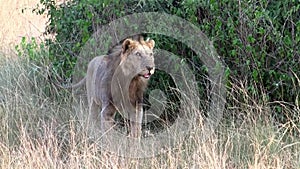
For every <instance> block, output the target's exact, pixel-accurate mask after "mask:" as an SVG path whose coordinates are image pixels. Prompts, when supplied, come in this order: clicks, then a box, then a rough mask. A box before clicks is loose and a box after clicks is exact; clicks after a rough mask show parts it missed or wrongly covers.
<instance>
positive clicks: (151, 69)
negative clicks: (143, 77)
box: [146, 66, 154, 74]
mask: <svg viewBox="0 0 300 169" xmlns="http://www.w3.org/2000/svg"><path fill="white" fill-rule="evenodd" d="M146 68H147V69H148V71H149V72H150V74H153V73H154V67H151V66H146Z"/></svg>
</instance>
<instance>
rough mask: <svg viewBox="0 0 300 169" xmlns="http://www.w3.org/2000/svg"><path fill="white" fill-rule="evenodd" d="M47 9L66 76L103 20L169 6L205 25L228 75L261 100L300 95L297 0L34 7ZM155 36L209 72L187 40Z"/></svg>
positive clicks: (53, 50)
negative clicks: (245, 85) (185, 42)
mask: <svg viewBox="0 0 300 169" xmlns="http://www.w3.org/2000/svg"><path fill="white" fill-rule="evenodd" d="M47 10H48V15H49V24H48V27H47V31H46V32H45V33H46V34H55V35H56V36H55V39H49V40H48V43H47V45H48V46H49V48H50V59H51V61H52V62H53V65H54V67H55V68H56V69H57V70H59V71H58V72H59V74H60V75H61V76H62V77H70V75H71V73H72V71H73V67H74V64H75V61H76V56H77V55H78V53H79V51H80V49H81V47H82V46H83V45H84V44H85V43H86V42H87V40H88V39H89V38H90V36H91V35H92V33H93V32H95V31H96V30H97V29H98V28H99V26H101V25H103V24H107V23H109V22H110V21H112V20H114V19H117V18H119V17H122V16H125V15H128V14H132V13H137V12H165V13H169V14H172V15H177V16H179V17H182V18H184V19H186V20H187V21H189V22H191V23H193V24H195V25H196V26H197V27H199V28H201V30H203V32H204V33H205V34H206V35H207V36H208V37H209V38H210V39H211V40H212V41H213V42H214V45H215V48H216V49H217V52H218V54H219V55H220V56H221V58H223V60H224V61H225V62H226V64H227V66H228V67H227V69H226V77H229V80H231V81H234V79H239V81H241V82H243V83H245V84H248V90H249V92H251V93H252V95H253V96H254V97H256V98H257V99H258V100H259V99H262V98H261V97H262V96H263V95H264V94H267V98H269V100H270V101H274V100H276V101H277V100H280V101H287V102H294V101H295V100H296V99H297V97H296V96H299V95H300V93H299V91H300V88H299V84H298V83H299V82H298V81H297V77H296V76H297V75H298V76H299V74H300V66H299V64H300V63H299V62H300V56H299V55H300V54H299V46H300V44H299V41H300V3H299V1H267V0H258V1H228V0H223V1H215V0H213V1H194V0H156V1H152V0H143V1H140V0H126V1H120V0H118V1H109V0H73V1H67V2H65V3H63V4H61V5H55V3H54V1H53V0H41V6H38V7H37V9H35V10H34V11H35V12H37V13H38V14H43V13H45V12H46V11H47ZM151 37H153V38H154V39H155V40H156V42H157V47H158V48H163V49H165V50H168V51H170V52H173V53H176V54H178V55H180V56H184V57H185V58H186V59H188V60H190V61H191V63H192V65H193V66H194V67H195V68H194V70H195V71H198V72H197V73H195V74H197V75H198V74H201V76H198V77H196V79H198V80H200V79H201V78H202V76H203V74H205V71H204V70H205V68H204V67H203V65H202V63H201V61H199V59H197V57H195V53H194V52H193V51H191V50H190V49H189V48H188V47H187V46H185V45H184V44H182V43H181V42H178V41H174V39H172V38H170V37H164V36H160V35H151ZM199 72H200V73H199ZM201 83H202V82H201ZM203 83H206V82H203ZM228 84H230V83H228ZM298 98H299V97H298Z"/></svg>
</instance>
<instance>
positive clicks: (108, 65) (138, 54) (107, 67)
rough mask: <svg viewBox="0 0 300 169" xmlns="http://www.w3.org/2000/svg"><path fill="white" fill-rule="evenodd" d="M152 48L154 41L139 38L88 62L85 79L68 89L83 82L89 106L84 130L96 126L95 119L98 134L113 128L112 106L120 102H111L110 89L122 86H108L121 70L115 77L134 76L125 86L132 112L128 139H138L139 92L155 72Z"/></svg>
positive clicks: (130, 113) (141, 96) (139, 118)
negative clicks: (119, 72) (98, 127)
mask: <svg viewBox="0 0 300 169" xmlns="http://www.w3.org/2000/svg"><path fill="white" fill-rule="evenodd" d="M154 45H155V42H154V40H146V41H144V40H143V38H142V37H140V38H139V39H138V40H133V39H126V40H124V41H123V43H122V44H121V45H118V46H116V47H114V48H113V49H111V50H110V51H109V52H108V54H107V55H104V56H98V57H95V58H94V59H92V61H90V63H89V65H88V69H87V74H86V76H85V77H84V78H83V79H82V80H81V81H80V82H79V83H77V84H75V85H74V86H72V87H73V88H75V87H78V86H80V85H82V84H83V83H84V82H86V89H87V97H88V104H89V117H88V127H92V128H94V127H95V126H97V125H98V124H99V115H100V123H101V130H102V132H104V131H107V130H108V129H109V128H111V127H113V124H114V123H113V122H114V115H115V112H116V111H117V107H116V105H120V103H114V102H115V101H120V100H121V99H122V98H118V99H115V100H114V98H112V97H113V96H112V89H113V88H112V86H118V85H124V83H120V84H117V85H113V84H112V80H113V76H114V74H115V73H117V71H116V70H117V69H118V70H121V74H119V75H128V74H130V73H132V72H133V73H135V74H133V75H132V76H131V77H133V78H132V79H130V80H131V81H130V84H129V101H130V104H131V106H133V107H134V108H135V109H136V111H134V112H129V119H130V136H131V137H140V136H141V123H142V117H143V107H142V103H143V92H144V91H145V89H146V87H147V82H148V80H149V78H150V76H151V75H152V74H153V73H154V69H155V68H154V66H155V65H154V57H153V48H154ZM129 77H130V76H129ZM125 89H126V87H125ZM127 89H128V88H127ZM113 90H114V89H113ZM120 95H122V94H120ZM120 97H121V96H120ZM125 99H126V98H125ZM100 108H101V111H100ZM99 113H100V114H99Z"/></svg>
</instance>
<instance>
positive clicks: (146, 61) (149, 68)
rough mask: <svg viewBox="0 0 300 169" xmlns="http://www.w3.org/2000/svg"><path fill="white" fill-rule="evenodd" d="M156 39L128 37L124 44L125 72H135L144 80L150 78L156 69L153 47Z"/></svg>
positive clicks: (122, 57) (123, 60) (122, 62)
mask: <svg viewBox="0 0 300 169" xmlns="http://www.w3.org/2000/svg"><path fill="white" fill-rule="evenodd" d="M154 45H155V42H154V40H147V41H144V40H139V41H135V40H131V39H126V40H125V41H124V42H123V44H122V56H121V64H124V66H123V72H124V73H125V74H128V73H134V74H135V75H137V76H139V77H140V78H141V79H143V80H148V79H149V78H150V76H151V75H152V74H153V73H154V71H155V64H154V56H153V48H154Z"/></svg>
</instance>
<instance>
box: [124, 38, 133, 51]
mask: <svg viewBox="0 0 300 169" xmlns="http://www.w3.org/2000/svg"><path fill="white" fill-rule="evenodd" d="M133 44H134V41H133V40H131V39H126V40H124V42H123V44H122V48H123V53H125V52H126V51H127V50H128V49H130V48H132V47H133Z"/></svg>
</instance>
